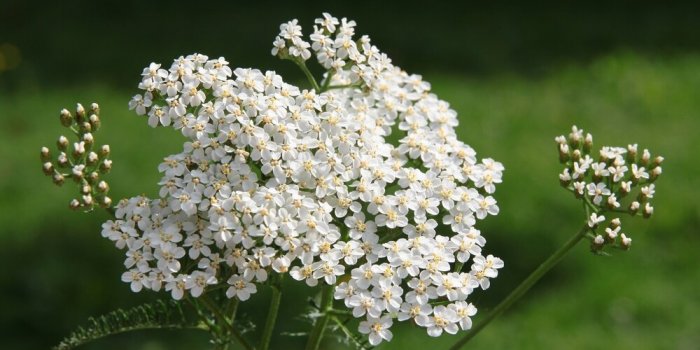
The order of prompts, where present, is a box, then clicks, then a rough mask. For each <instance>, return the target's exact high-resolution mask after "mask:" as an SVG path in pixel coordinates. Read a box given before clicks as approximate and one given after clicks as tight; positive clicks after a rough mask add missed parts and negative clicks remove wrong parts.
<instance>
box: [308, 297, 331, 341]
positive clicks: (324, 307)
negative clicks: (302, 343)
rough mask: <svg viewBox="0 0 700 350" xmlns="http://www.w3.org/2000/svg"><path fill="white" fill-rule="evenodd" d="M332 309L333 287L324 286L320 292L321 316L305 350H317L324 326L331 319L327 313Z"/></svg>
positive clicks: (324, 329)
mask: <svg viewBox="0 0 700 350" xmlns="http://www.w3.org/2000/svg"><path fill="white" fill-rule="evenodd" d="M332 308H333V286H324V287H323V290H322V291H321V310H320V311H321V314H322V316H321V317H320V318H319V319H318V320H316V324H315V325H314V328H313V329H312V330H311V334H310V335H309V340H308V341H307V343H306V350H318V347H319V346H320V345H321V339H323V333H324V332H325V331H326V326H327V325H328V321H329V319H330V317H331V313H330V312H329V311H330V310H331V309H332Z"/></svg>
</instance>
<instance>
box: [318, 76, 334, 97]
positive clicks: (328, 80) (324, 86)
mask: <svg viewBox="0 0 700 350" xmlns="http://www.w3.org/2000/svg"><path fill="white" fill-rule="evenodd" d="M333 75H335V71H330V72H328V75H326V79H325V80H323V84H322V85H321V91H320V92H324V91H326V90H328V86H330V85H331V80H332V79H333Z"/></svg>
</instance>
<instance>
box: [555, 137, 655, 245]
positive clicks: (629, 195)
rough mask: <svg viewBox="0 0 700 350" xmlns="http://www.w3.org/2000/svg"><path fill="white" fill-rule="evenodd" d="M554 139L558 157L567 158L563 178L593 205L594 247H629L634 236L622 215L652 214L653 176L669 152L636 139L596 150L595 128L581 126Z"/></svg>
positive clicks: (563, 183)
mask: <svg viewBox="0 0 700 350" xmlns="http://www.w3.org/2000/svg"><path fill="white" fill-rule="evenodd" d="M555 141H556V142H557V149H558V151H559V160H560V161H561V162H562V163H563V164H565V168H564V170H563V172H562V173H561V174H559V181H560V183H561V185H562V186H563V187H565V188H566V189H568V190H569V191H571V192H572V193H573V194H574V196H576V198H579V199H581V200H583V201H584V202H585V204H586V207H587V208H588V211H589V218H588V226H589V227H590V232H591V234H590V239H591V249H592V250H593V251H594V252H601V251H602V250H603V249H604V248H605V247H606V246H613V247H618V248H622V249H624V250H627V249H629V248H630V246H631V244H632V239H631V238H629V237H628V236H627V235H626V234H625V233H623V232H622V226H621V222H620V218H619V216H620V215H625V214H628V215H631V216H642V217H644V218H649V217H651V215H652V214H653V213H654V207H653V206H652V205H651V199H652V198H654V193H655V185H654V182H655V181H656V180H657V179H658V178H659V176H660V175H661V173H662V168H661V163H662V162H663V160H664V158H663V157H661V156H657V157H652V155H651V153H650V152H649V150H647V149H644V150H642V151H641V152H640V151H639V149H638V146H637V145H636V144H633V145H628V146H627V147H626V148H625V147H609V146H605V147H602V148H601V149H600V151H599V152H598V153H597V154H596V153H594V152H593V137H592V136H591V134H585V135H584V132H583V130H581V129H578V128H577V127H576V126H574V127H572V130H571V133H570V134H569V135H568V137H565V136H563V135H562V136H558V137H556V138H555ZM608 219H609V220H608Z"/></svg>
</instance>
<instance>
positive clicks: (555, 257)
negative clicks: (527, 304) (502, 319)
mask: <svg viewBox="0 0 700 350" xmlns="http://www.w3.org/2000/svg"><path fill="white" fill-rule="evenodd" d="M588 230H589V227H588V225H587V224H584V225H583V227H581V229H580V230H579V231H578V232H577V233H576V234H575V235H574V236H573V237H571V238H570V239H569V240H568V241H567V242H566V243H564V245H563V246H561V247H560V248H559V249H558V250H557V251H555V252H554V254H552V255H551V256H550V257H549V258H548V259H547V260H545V261H544V262H543V263H542V264H541V265H540V266H539V267H538V268H537V269H535V271H532V273H531V274H530V275H529V276H527V278H526V279H525V280H524V281H522V282H520V285H518V287H516V288H515V289H514V290H513V291H512V292H510V294H509V295H508V296H507V297H506V298H505V299H503V301H501V302H500V303H499V304H498V305H497V306H496V307H495V308H494V309H493V310H491V312H489V313H488V314H487V315H486V316H485V317H484V318H483V319H481V320H480V322H479V323H476V325H475V327H474V328H472V329H471V330H470V331H469V333H467V334H466V335H465V336H464V337H462V339H460V340H459V341H457V342H456V343H455V344H454V345H452V347H450V350H458V349H460V348H461V347H462V346H464V345H465V344H466V343H467V342H468V341H469V340H470V339H472V338H474V336H475V335H477V334H479V331H481V330H482V329H484V327H486V326H487V325H488V324H489V323H490V322H491V321H493V319H494V318H496V317H498V316H499V315H500V314H502V313H503V312H504V311H505V310H507V309H508V308H509V307H510V306H511V305H513V303H515V302H516V301H517V300H518V299H520V298H521V297H522V296H523V295H524V294H525V293H526V292H527V291H528V290H529V289H530V288H531V287H532V286H533V285H534V284H535V283H536V282H537V281H539V279H540V278H542V276H544V274H545V273H547V271H549V270H550V269H551V268H552V267H554V266H555V265H556V264H557V263H559V261H561V259H562V258H563V257H564V256H565V255H566V253H568V252H569V250H571V248H573V247H574V246H575V245H576V244H577V243H578V242H579V241H581V239H582V238H583V237H585V236H586V232H588Z"/></svg>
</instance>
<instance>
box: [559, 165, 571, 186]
mask: <svg viewBox="0 0 700 350" xmlns="http://www.w3.org/2000/svg"><path fill="white" fill-rule="evenodd" d="M570 183H571V174H569V169H568V168H566V169H564V171H563V172H562V173H561V174H559V184H561V185H562V187H569V184H570Z"/></svg>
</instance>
